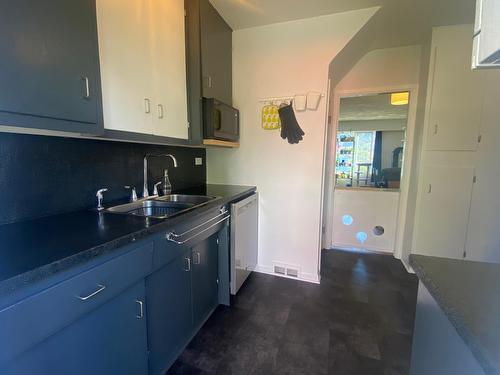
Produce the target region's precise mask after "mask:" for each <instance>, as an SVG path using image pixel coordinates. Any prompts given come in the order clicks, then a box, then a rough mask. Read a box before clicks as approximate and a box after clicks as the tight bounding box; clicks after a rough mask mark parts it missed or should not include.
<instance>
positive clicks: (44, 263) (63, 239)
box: [0, 185, 256, 297]
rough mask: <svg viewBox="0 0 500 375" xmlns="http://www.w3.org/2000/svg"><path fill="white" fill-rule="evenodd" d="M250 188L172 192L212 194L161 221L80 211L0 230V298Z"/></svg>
mask: <svg viewBox="0 0 500 375" xmlns="http://www.w3.org/2000/svg"><path fill="white" fill-rule="evenodd" d="M255 190H256V188H255V187H253V186H236V185H206V186H202V187H198V188H193V189H189V190H184V191H178V192H176V193H181V194H199V195H209V196H216V197H218V198H217V199H215V200H213V201H211V202H209V203H208V204H205V205H203V206H201V207H199V208H197V209H194V210H192V211H189V212H186V213H185V214H181V215H178V216H174V217H172V218H168V219H165V220H159V219H152V218H149V219H148V218H144V217H139V216H131V215H120V214H111V213H99V212H97V211H92V210H88V211H79V212H73V213H68V214H61V215H54V216H48V217H44V218H39V219H35V220H30V221H24V222H19V223H13V224H6V225H1V226H0V297H2V296H6V295H9V294H11V293H13V292H15V291H16V290H18V289H20V288H23V287H26V286H29V285H30V284H33V283H34V282H37V281H40V280H43V279H46V278H47V277H49V276H52V275H54V274H56V273H58V272H62V271H64V270H67V269H69V268H72V267H74V266H77V265H80V264H84V263H85V262H88V261H90V260H92V259H94V258H96V257H98V256H100V255H104V254H109V253H111V252H112V251H113V250H115V249H118V248H120V247H122V246H125V245H127V244H130V243H132V242H134V241H136V240H139V239H141V238H145V237H147V236H149V235H151V234H154V233H156V232H160V231H163V230H166V229H168V228H169V227H172V226H175V225H178V224H180V223H182V222H183V221H185V220H188V219H190V218H192V217H194V216H196V215H199V214H200V213H203V212H204V211H208V210H210V209H212V208H214V207H215V206H218V205H224V204H227V203H229V202H232V201H235V200H238V199H240V198H243V197H245V196H247V195H249V194H251V193H252V192H253V191H255Z"/></svg>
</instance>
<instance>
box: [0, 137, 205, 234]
mask: <svg viewBox="0 0 500 375" xmlns="http://www.w3.org/2000/svg"><path fill="white" fill-rule="evenodd" d="M146 153H154V154H158V153H171V154H173V155H174V156H175V157H176V158H177V161H178V164H179V166H178V168H173V165H172V161H171V160H170V159H167V158H150V159H149V168H148V169H149V173H148V175H149V176H148V180H149V188H150V192H151V191H152V188H153V183H154V182H158V181H160V180H161V177H162V175H163V169H165V168H168V170H169V175H170V181H171V183H172V189H173V190H174V191H176V190H179V189H186V188H190V187H195V186H200V185H203V184H205V182H206V152H205V149H203V148H189V147H179V146H158V145H147V144H139V143H123V142H112V141H102V140H88V139H74V138H59V137H48V136H36V135H23V134H9V133H0V207H1V209H0V224H5V223H10V222H15V221H21V220H26V219H32V218H37V217H42V216H48V215H53V214H58V213H65V212H71V211H77V210H81V209H87V208H91V207H94V206H95V205H96V197H95V193H96V191H97V190H98V189H100V188H108V189H109V191H108V192H106V193H105V197H104V202H111V201H114V200H118V199H122V198H127V197H128V196H130V192H129V191H127V190H125V188H124V186H125V185H131V186H135V187H136V189H137V194H138V195H139V196H141V194H142V186H143V157H144V155H145V154H146ZM196 157H198V158H202V159H203V165H201V166H195V160H194V159H195V158H196Z"/></svg>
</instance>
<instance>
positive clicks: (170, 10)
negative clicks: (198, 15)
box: [97, 0, 188, 139]
mask: <svg viewBox="0 0 500 375" xmlns="http://www.w3.org/2000/svg"><path fill="white" fill-rule="evenodd" d="M97 20H98V31H99V51H100V60H101V77H102V91H103V107H104V108H103V111H104V127H105V129H110V130H121V131H127V132H134V133H141V134H150V135H151V134H152V135H158V136H164V137H171V138H181V139H187V138H188V118H187V88H186V50H185V30H184V21H185V16H184V1H183V0H127V1H123V0H97Z"/></svg>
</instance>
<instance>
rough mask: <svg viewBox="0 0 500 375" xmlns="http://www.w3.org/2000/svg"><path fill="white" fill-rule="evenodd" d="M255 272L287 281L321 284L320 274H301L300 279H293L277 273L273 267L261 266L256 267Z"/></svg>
mask: <svg viewBox="0 0 500 375" xmlns="http://www.w3.org/2000/svg"><path fill="white" fill-rule="evenodd" d="M254 271H255V272H258V273H265V274H267V275H272V276H277V277H284V278H285V279H292V280H299V281H305V282H307V283H313V284H319V283H320V278H319V275H318V274H313V273H308V272H300V273H299V277H292V276H287V275H282V274H279V273H275V272H274V269H273V267H269V266H264V265H261V264H259V265H257V267H255V269H254Z"/></svg>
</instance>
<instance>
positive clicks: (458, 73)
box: [426, 25, 483, 151]
mask: <svg viewBox="0 0 500 375" xmlns="http://www.w3.org/2000/svg"><path fill="white" fill-rule="evenodd" d="M472 33H473V28H472V26H471V25H459V26H448V27H439V28H436V29H434V32H433V34H432V56H431V69H430V77H429V95H428V100H429V104H428V112H427V122H428V123H427V142H426V149H427V150H448V151H473V150H476V149H477V144H478V136H479V125H480V123H481V111H482V101H483V88H482V87H483V83H482V73H483V72H480V71H473V70H471V68H470V63H469V62H470V55H471V50H472Z"/></svg>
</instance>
